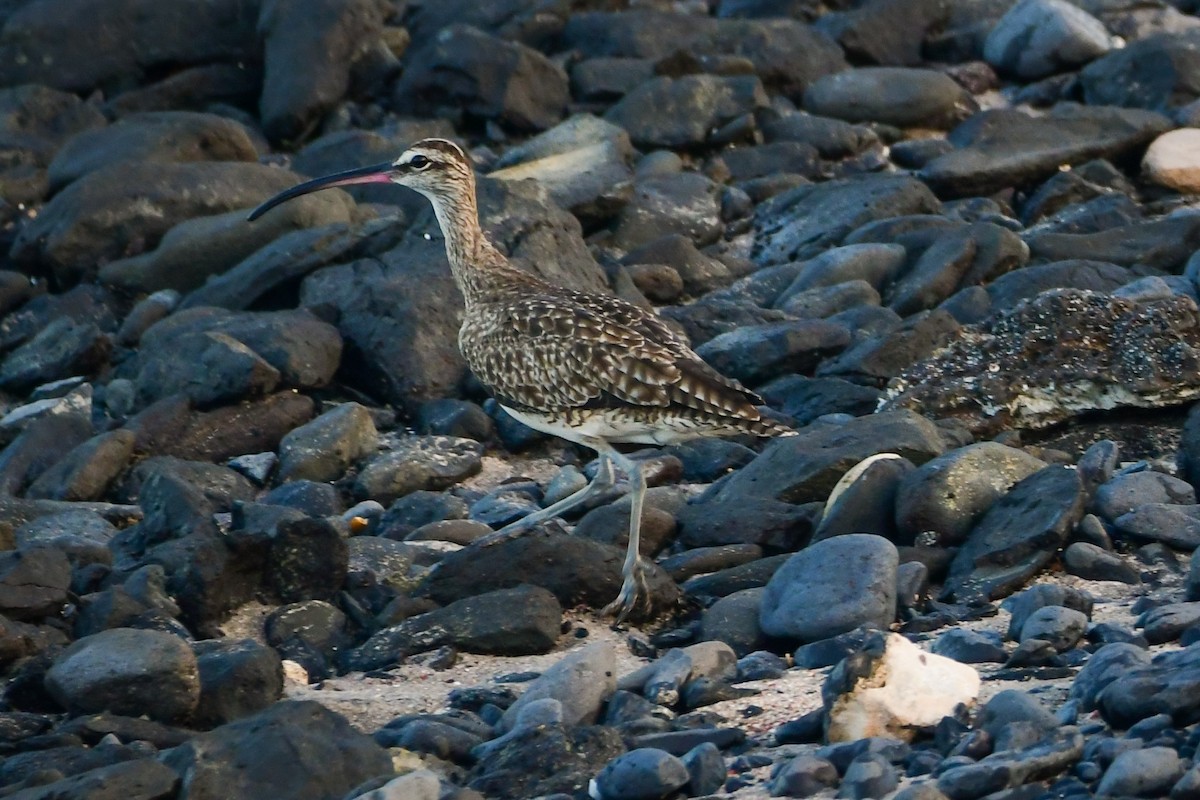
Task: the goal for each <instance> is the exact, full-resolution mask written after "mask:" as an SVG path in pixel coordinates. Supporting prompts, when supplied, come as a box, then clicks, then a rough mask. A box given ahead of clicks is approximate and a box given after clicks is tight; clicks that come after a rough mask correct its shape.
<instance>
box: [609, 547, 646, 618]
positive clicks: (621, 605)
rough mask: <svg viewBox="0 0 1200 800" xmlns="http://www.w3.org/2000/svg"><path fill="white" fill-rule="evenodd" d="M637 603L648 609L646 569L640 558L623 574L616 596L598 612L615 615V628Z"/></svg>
mask: <svg viewBox="0 0 1200 800" xmlns="http://www.w3.org/2000/svg"><path fill="white" fill-rule="evenodd" d="M639 605H644V606H645V607H646V610H647V611H649V610H650V587H649V586H647V585H646V570H645V569H644V568H643V567H642V562H641V561H640V560H638V561H635V562H634V565H633V569H631V570H630V571H629V572H627V573H626V574H625V580H624V582H623V583H622V584H621V592H620V593H619V594H618V595H617V598H616V599H615V600H613V601H612V602H611V603H609V604H608V605H606V606H605V607H604V608H602V609H601V610H600V613H601V615H603V616H606V617H607V616H612V615H615V616H616V619H614V620H613V624H612V628H613V629H614V630H615V629H617V628H618V627H619V626H620V625H621V623H623V622H624V621H625V618H626V617H628V616H629V615H630V614H631V613H632V612H633V610H634V609H636V608H637V607H638V606H639Z"/></svg>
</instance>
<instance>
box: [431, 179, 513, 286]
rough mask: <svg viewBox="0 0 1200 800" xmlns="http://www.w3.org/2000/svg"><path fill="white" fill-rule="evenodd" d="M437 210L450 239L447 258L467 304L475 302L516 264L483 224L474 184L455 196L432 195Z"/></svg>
mask: <svg viewBox="0 0 1200 800" xmlns="http://www.w3.org/2000/svg"><path fill="white" fill-rule="evenodd" d="M429 199H430V201H431V202H432V204H433V212H434V214H435V215H436V216H437V221H438V225H439V226H441V229H442V236H443V237H444V238H445V240H446V258H447V259H448V260H449V261H450V272H451V274H453V276H454V282H455V284H457V286H458V290H459V291H460V292H462V295H463V299H464V300H465V301H466V304H467V306H471V305H474V304H475V303H476V302H478V301H479V300H480V299H482V297H483V296H484V295H485V294H486V292H487V291H488V287H489V286H490V285H491V284H492V283H493V282H495V280H496V279H497V278H499V277H501V276H502V274H503V273H506V272H510V271H512V270H513V269H514V268H513V267H512V266H511V265H510V264H509V263H508V259H507V258H505V257H504V255H503V254H502V253H501V252H500V251H499V250H497V249H496V247H495V245H493V244H492V243H491V242H490V241H488V238H487V235H486V234H484V232H483V228H482V227H480V225H479V208H478V205H477V204H476V201H475V187H474V185H471V186H467V187H464V190H463V191H461V192H458V193H456V195H455V196H453V197H445V196H438V197H430V198H429Z"/></svg>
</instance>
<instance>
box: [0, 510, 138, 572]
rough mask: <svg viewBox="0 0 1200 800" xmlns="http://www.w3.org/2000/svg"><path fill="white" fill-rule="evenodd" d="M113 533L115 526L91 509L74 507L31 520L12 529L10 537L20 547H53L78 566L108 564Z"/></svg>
mask: <svg viewBox="0 0 1200 800" xmlns="http://www.w3.org/2000/svg"><path fill="white" fill-rule="evenodd" d="M116 534H117V528H116V526H115V525H113V524H112V523H111V522H109V521H108V520H106V519H105V518H104V517H102V516H100V515H99V514H97V513H95V512H94V511H87V510H84V509H73V510H70V511H60V512H58V513H51V514H46V515H45V516H41V517H38V518H37V519H32V520H30V521H29V522H26V523H25V524H24V525H21V526H20V527H18V528H17V529H16V530H15V531H13V538H14V539H15V540H16V544H17V548H18V549H19V550H29V549H32V548H36V547H39V546H46V547H53V548H56V549H58V550H61V551H62V552H64V553H66V554H67V556H68V557H69V558H70V559H71V560H72V561H73V562H74V563H75V564H77V565H78V564H91V563H99V564H109V563H111V562H112V553H111V551H109V549H108V543H109V542H110V541H112V538H113V537H114V536H115V535H116Z"/></svg>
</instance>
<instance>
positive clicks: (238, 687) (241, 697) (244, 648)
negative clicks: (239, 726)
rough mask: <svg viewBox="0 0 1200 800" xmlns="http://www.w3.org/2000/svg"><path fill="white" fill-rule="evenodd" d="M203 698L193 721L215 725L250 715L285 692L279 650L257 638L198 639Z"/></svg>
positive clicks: (197, 649) (197, 657)
mask: <svg viewBox="0 0 1200 800" xmlns="http://www.w3.org/2000/svg"><path fill="white" fill-rule="evenodd" d="M193 649H194V650H195V652H196V665H197V668H198V669H199V673H200V701H199V703H198V704H197V706H196V711H195V713H194V714H193V716H192V720H191V721H192V724H194V725H198V726H200V727H203V728H213V727H216V726H218V725H224V724H225V723H227V722H233V721H234V720H235V719H241V718H242V717H245V716H249V715H250V714H254V713H257V712H259V711H262V710H263V709H265V708H267V707H268V706H270V705H271V704H272V703H274V702H276V701H277V700H279V699H280V698H281V697H282V696H283V665H282V663H281V662H280V658H279V654H278V653H277V652H275V650H273V649H272V648H270V647H265V646H264V645H261V644H259V643H258V642H256V641H254V640H253V639H242V640H241V641H234V640H228V639H225V640H222V639H210V640H207V641H201V642H196V643H195V645H193Z"/></svg>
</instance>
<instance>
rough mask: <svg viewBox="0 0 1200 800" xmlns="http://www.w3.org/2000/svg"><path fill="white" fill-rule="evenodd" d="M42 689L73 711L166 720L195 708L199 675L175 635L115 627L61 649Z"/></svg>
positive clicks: (189, 655) (197, 699)
mask: <svg viewBox="0 0 1200 800" xmlns="http://www.w3.org/2000/svg"><path fill="white" fill-rule="evenodd" d="M46 689H47V690H48V691H49V692H50V694H51V695H53V696H54V698H55V700H57V701H58V703H59V704H60V705H62V706H63V708H66V709H68V710H69V711H71V712H73V713H76V714H78V713H94V712H97V711H112V712H114V713H117V714H128V715H130V716H138V715H141V714H145V715H147V716H149V717H150V718H151V719H157V720H160V721H163V722H171V721H175V720H179V719H183V718H186V717H187V716H188V715H189V714H191V712H192V711H193V710H194V709H195V708H196V703H197V702H198V701H199V699H200V675H199V672H198V670H197V666H196V656H195V655H193V653H192V650H191V648H190V647H188V645H187V642H185V641H183V640H182V639H180V638H179V637H177V636H173V635H171V634H169V633H163V632H161V631H148V630H135V629H132V628H115V629H113V630H108V631H103V632H101V633H97V634H95V635H94V636H88V637H85V638H83V639H80V640H79V641H77V642H76V643H75V644H73V645H71V646H70V647H68V648H67V649H66V650H64V651H63V653H62V654H61V655H60V656H59V657H58V658H57V659H55V662H54V665H53V666H52V667H51V668H50V670H49V671H48V672H47V673H46Z"/></svg>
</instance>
